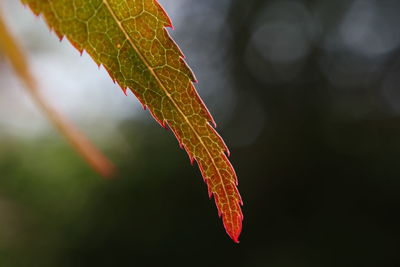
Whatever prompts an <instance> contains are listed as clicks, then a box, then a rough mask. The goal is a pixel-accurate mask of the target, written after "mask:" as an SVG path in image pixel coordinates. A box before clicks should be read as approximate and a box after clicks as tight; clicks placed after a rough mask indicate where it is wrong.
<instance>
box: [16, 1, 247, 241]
mask: <svg viewBox="0 0 400 267" xmlns="http://www.w3.org/2000/svg"><path fill="white" fill-rule="evenodd" d="M22 2H23V3H25V4H27V5H28V6H29V7H30V8H31V9H32V10H33V12H34V13H35V14H37V15H39V14H42V15H43V17H44V18H45V20H46V22H47V24H48V25H49V26H50V28H51V29H53V30H54V31H55V32H56V34H57V35H58V36H59V38H60V39H62V38H63V37H64V36H66V37H67V39H68V40H69V41H70V42H71V43H72V44H73V45H74V46H75V47H76V48H77V49H78V50H79V51H80V52H81V53H82V52H83V51H87V53H89V54H90V55H91V56H92V58H93V60H94V61H95V62H96V63H97V64H98V65H103V66H104V67H105V69H106V70H107V71H108V72H109V74H110V76H111V77H112V79H113V80H114V81H116V82H117V83H118V84H119V85H120V86H121V88H122V89H123V90H124V92H126V89H127V88H129V89H130V90H132V92H133V93H134V94H135V95H136V96H137V97H138V99H139V100H140V102H141V103H142V104H143V107H144V108H147V107H148V108H149V110H150V112H151V114H152V115H153V117H154V118H155V119H156V121H157V122H159V123H160V124H161V125H162V126H163V127H167V126H168V127H169V128H170V129H171V130H172V131H173V132H174V134H175V136H176V137H177V139H178V140H179V143H180V145H181V147H183V148H184V149H185V150H186V151H187V153H188V155H189V157H190V160H191V161H192V162H193V161H194V160H196V161H197V163H198V164H199V167H200V169H201V172H202V175H203V177H204V180H205V182H206V183H207V185H208V188H209V194H210V197H211V196H212V195H214V198H215V202H216V204H217V207H218V211H219V214H220V215H222V218H223V222H224V226H225V229H226V231H227V233H228V234H229V236H230V237H231V238H232V239H233V240H234V241H235V242H238V237H239V235H240V232H241V228H242V219H243V215H242V212H241V208H240V205H241V204H242V201H241V197H240V195H239V192H238V190H237V188H236V185H237V177H236V174H235V171H234V169H233V167H232V166H231V164H230V162H229V160H228V158H227V155H226V154H225V153H227V154H229V151H228V149H227V147H226V145H225V143H224V142H223V140H222V138H221V137H220V136H219V135H218V134H217V133H216V131H215V130H214V128H213V127H212V126H211V125H210V122H211V123H213V124H214V125H215V123H214V120H213V118H212V116H211V115H210V113H209V112H208V110H207V108H206V106H205V105H204V103H203V102H202V100H201V99H200V97H199V95H198V94H197V92H196V90H195V88H194V86H193V82H195V77H194V75H193V73H192V71H191V70H190V68H189V67H188V66H187V65H186V63H185V62H184V60H183V58H184V56H183V54H182V52H181V51H180V50H179V48H178V46H177V45H176V44H175V43H174V42H173V41H172V39H171V38H170V36H169V34H168V33H167V31H166V29H165V27H172V26H171V21H170V19H169V18H168V16H167V15H166V13H165V12H164V10H163V9H162V8H161V7H160V5H159V4H158V2H157V1H155V0H135V1H126V0H86V1H83V0H22Z"/></svg>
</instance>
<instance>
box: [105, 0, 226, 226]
mask: <svg viewBox="0 0 400 267" xmlns="http://www.w3.org/2000/svg"><path fill="white" fill-rule="evenodd" d="M103 4H104V5H105V6H106V8H107V9H108V11H109V12H110V14H111V16H112V17H113V18H114V20H115V22H116V23H117V25H118V27H119V28H120V29H121V31H122V32H123V33H124V35H125V38H126V39H127V40H128V41H129V43H130V44H131V46H132V47H133V49H134V50H135V51H136V53H137V54H138V56H139V58H140V59H141V60H142V61H143V63H144V64H145V65H146V67H147V68H148V69H149V70H150V72H151V73H152V75H153V77H155V79H156V81H157V83H158V84H159V86H160V87H161V88H162V90H163V91H164V93H165V94H166V96H167V97H168V99H169V100H170V101H171V102H172V103H173V105H174V106H175V108H176V109H177V110H178V111H179V113H180V114H181V115H182V117H183V118H184V119H185V120H186V122H187V123H188V125H189V126H190V128H191V129H192V131H193V132H194V133H195V135H196V138H197V139H198V140H199V141H200V143H201V145H202V146H203V147H204V148H205V149H206V151H207V154H208V156H209V157H210V159H211V161H212V163H213V165H214V167H215V170H216V171H217V173H218V176H219V178H220V183H221V185H222V188H223V190H224V194H225V197H226V199H227V203H228V206H229V211H230V212H229V215H230V217H231V222H232V223H233V220H232V209H231V203H230V199H229V195H228V193H227V191H226V188H225V184H224V181H223V178H222V175H221V172H220V171H219V169H218V167H217V164H216V163H215V160H214V158H213V157H212V156H211V153H210V151H209V150H208V148H207V146H206V145H205V144H204V142H203V140H202V139H201V137H200V136H199V135H198V133H197V131H196V130H195V128H194V127H193V125H192V124H191V123H190V121H189V120H188V118H187V117H186V115H185V114H184V113H183V111H182V110H181V109H180V107H179V106H178V104H177V103H176V102H175V101H174V99H173V98H172V97H171V94H170V93H169V92H168V90H167V89H166V88H165V86H164V85H163V84H162V82H161V81H160V79H159V77H158V76H157V74H156V73H155V71H154V69H153V68H152V67H151V66H150V64H149V62H147V59H146V58H145V57H144V56H143V55H142V54H141V53H140V51H139V49H138V48H137V47H136V45H135V43H134V42H133V40H132V38H131V37H130V36H129V34H128V32H127V31H126V29H125V28H124V26H123V25H122V23H121V22H120V21H119V20H118V18H117V16H116V14H115V13H114V11H113V9H112V8H111V6H110V4H109V3H108V0H103Z"/></svg>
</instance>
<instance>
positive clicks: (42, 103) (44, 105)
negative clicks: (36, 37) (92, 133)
mask: <svg viewBox="0 0 400 267" xmlns="http://www.w3.org/2000/svg"><path fill="white" fill-rule="evenodd" d="M0 49H2V50H3V51H4V52H5V55H6V57H8V59H9V61H10V63H11V65H12V66H13V68H14V70H15V72H16V73H17V74H18V76H19V77H20V79H21V81H22V82H23V83H24V85H25V88H26V89H27V91H28V93H29V94H30V95H31V97H32V98H33V99H34V100H35V102H36V104H37V105H38V106H39V107H40V108H41V109H42V110H43V112H44V113H45V114H46V115H47V117H48V118H49V119H50V121H52V122H53V124H54V125H55V126H56V128H57V129H58V130H59V131H60V133H61V134H62V135H64V136H65V138H66V139H67V140H68V141H69V143H70V144H71V145H72V147H73V148H74V149H75V150H76V151H77V152H78V153H79V154H80V155H81V156H82V157H83V158H84V159H85V160H86V162H87V163H88V164H89V165H90V166H91V167H92V168H93V169H94V170H95V171H96V172H98V173H99V174H100V175H102V176H104V177H111V176H112V175H113V174H114V172H115V167H114V165H113V164H112V163H111V162H110V161H109V160H108V159H107V158H106V157H105V156H104V155H103V154H102V153H101V152H100V151H99V150H98V149H97V148H96V147H95V146H94V145H93V144H92V143H91V142H90V141H89V139H88V138H87V137H86V136H85V135H83V134H82V133H81V132H80V131H79V130H78V129H77V128H76V127H74V125H73V124H72V123H71V122H70V121H68V119H67V118H65V117H63V116H62V115H61V114H60V113H58V112H57V111H56V110H55V109H54V108H53V107H52V106H51V105H50V104H49V103H48V102H47V101H46V99H45V98H44V96H43V95H42V94H41V93H40V92H39V90H38V85H37V82H36V80H35V79H34V77H33V75H32V73H31V72H30V70H29V65H28V62H27V61H26V59H25V56H24V53H23V51H22V49H21V48H20V46H19V44H18V43H17V41H16V40H15V39H14V38H13V36H12V35H11V33H10V32H9V31H8V30H7V26H6V24H5V23H4V21H3V19H2V16H1V14H0Z"/></svg>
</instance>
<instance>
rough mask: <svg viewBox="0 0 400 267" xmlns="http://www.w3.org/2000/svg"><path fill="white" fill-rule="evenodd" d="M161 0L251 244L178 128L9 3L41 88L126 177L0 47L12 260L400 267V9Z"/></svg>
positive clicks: (3, 258) (282, 0)
mask: <svg viewBox="0 0 400 267" xmlns="http://www.w3.org/2000/svg"><path fill="white" fill-rule="evenodd" d="M160 3H161V4H162V5H163V6H164V7H165V9H166V10H167V12H168V13H169V14H170V16H171V18H172V20H173V22H174V26H175V30H174V31H171V30H170V32H171V34H172V35H173V37H174V38H175V40H176V41H177V43H178V44H179V45H180V47H181V48H182V50H183V51H184V53H185V54H186V56H187V61H188V63H189V65H190V66H191V67H192V68H193V70H194V72H195V73H196V75H197V78H198V80H199V81H200V82H199V84H198V85H197V88H198V91H199V93H200V95H201V96H202V97H203V99H204V101H205V102H206V104H207V105H208V107H209V109H210V111H211V113H212V114H213V115H214V117H215V119H216V121H217V123H218V131H219V132H220V133H221V135H222V136H223V137H224V139H225V141H226V142H227V144H228V146H229V147H230V149H231V154H232V156H231V161H232V163H233V165H234V166H235V168H236V171H237V173H238V176H239V189H240V191H241V193H242V196H243V199H244V203H245V205H244V207H243V210H244V216H245V221H244V229H243V234H242V236H241V239H240V240H241V243H240V244H239V245H237V244H234V243H233V242H232V241H230V240H229V238H228V237H227V235H226V234H225V233H224V229H223V226H222V223H221V222H220V220H219V219H218V217H217V211H216V208H215V206H214V203H213V201H210V200H208V197H207V189H206V186H205V184H203V181H202V179H201V175H200V172H199V170H198V169H197V167H192V166H190V164H189V160H188V158H187V155H186V154H185V153H184V152H183V151H181V150H180V149H179V147H178V143H177V141H176V140H175V138H174V137H173V135H172V134H171V132H170V131H168V132H166V131H165V130H163V129H162V128H161V127H160V126H159V125H157V123H155V122H154V121H153V119H152V118H151V117H150V115H149V114H148V112H147V111H143V110H142V108H141V106H140V104H139V103H138V101H137V100H136V99H135V98H134V97H133V95H132V94H129V95H128V97H126V96H125V95H124V94H123V93H122V91H121V90H120V89H119V88H118V87H117V86H116V85H114V84H113V83H112V81H111V79H109V77H108V75H107V74H106V72H105V71H104V69H103V68H100V69H98V68H97V66H96V65H95V64H94V63H93V62H92V61H91V59H90V58H89V56H87V55H86V54H83V56H82V57H81V56H80V55H79V53H78V52H77V51H75V50H74V49H73V48H72V47H71V45H70V44H68V42H66V41H63V42H59V41H58V39H57V37H56V36H55V35H54V34H53V33H50V32H49V30H48V28H47V26H46V25H45V24H44V23H43V21H42V19H41V18H36V17H35V16H33V15H32V14H31V13H30V11H29V10H28V9H26V8H24V7H23V6H22V5H21V4H20V3H19V1H15V0H4V1H2V2H1V7H2V8H3V14H4V16H5V17H6V20H7V23H8V24H9V26H10V29H11V30H12V32H13V33H14V35H15V36H16V38H17V39H18V40H19V41H20V42H21V44H22V45H23V47H24V48H25V50H26V51H27V54H28V55H29V60H30V63H31V65H32V70H33V71H34V73H35V75H36V77H37V78H38V80H39V81H40V86H41V89H42V90H43V92H44V93H45V95H46V96H47V98H48V99H49V101H51V102H52V103H53V104H54V105H56V106H57V108H58V109H59V110H60V111H62V112H63V113H64V114H66V115H67V116H68V117H69V118H71V119H72V120H73V121H74V122H75V123H76V124H77V125H79V126H80V128H81V129H82V130H83V131H84V132H85V133H86V134H87V135H88V136H89V137H90V138H91V139H92V140H93V141H94V142H95V143H96V144H97V145H98V147H100V148H101V149H102V150H103V151H104V152H105V153H106V155H108V156H109V157H110V158H111V159H112V160H113V161H114V162H115V164H116V165H117V166H118V168H119V174H120V177H119V178H118V179H116V180H113V181H107V180H103V179H102V178H101V177H99V176H98V175H97V174H96V173H94V172H93V171H92V170H91V169H90V168H89V167H88V166H87V165H86V164H85V163H84V162H83V161H82V160H81V159H80V157H79V156H78V155H76V154H75V152H74V151H73V150H72V149H71V147H70V146H69V145H68V144H67V143H66V142H65V140H64V139H63V137H61V136H60V135H59V134H58V133H57V131H55V130H54V128H53V126H52V125H51V124H49V122H48V121H47V119H46V118H45V117H44V116H43V114H42V113H41V112H40V111H39V110H37V108H36V107H35V105H34V104H33V103H32V101H31V99H30V98H29V97H28V96H27V94H26V92H25V90H24V88H23V87H22V85H21V83H20V81H19V80H18V78H17V77H16V76H15V75H14V73H13V72H12V71H11V70H10V66H9V64H8V62H6V61H5V59H4V56H2V55H1V53H0V266H4V267H14V266H41V267H51V266H60V267H64V266H74V267H76V266H270V267H292V266H293V267H294V266H296V267H297V266H307V267H310V266H400V256H399V255H400V254H399V248H400V230H399V229H400V228H399V223H400V220H399V219H398V216H397V213H398V212H399V210H400V194H399V192H400V16H399V15H398V14H400V1H398V0H380V1H378V0H335V1H332V0H298V1H295V0H293V1H290V0H279V1H272V0H271V1H269V0H246V1H243V0H218V1H215V0H202V1H196V0H160Z"/></svg>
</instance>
